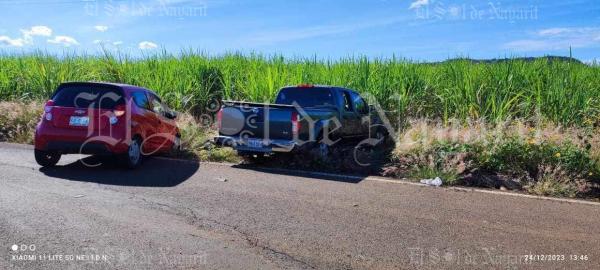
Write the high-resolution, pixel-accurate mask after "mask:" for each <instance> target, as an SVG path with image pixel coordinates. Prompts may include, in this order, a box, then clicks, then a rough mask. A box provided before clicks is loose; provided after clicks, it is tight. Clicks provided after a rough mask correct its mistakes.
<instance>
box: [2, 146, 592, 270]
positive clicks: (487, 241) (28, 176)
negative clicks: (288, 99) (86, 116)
mask: <svg viewBox="0 0 600 270" xmlns="http://www.w3.org/2000/svg"><path fill="white" fill-rule="evenodd" d="M78 158H80V156H77V155H72V156H64V157H63V159H62V160H61V162H60V163H59V166H58V167H56V168H49V169H46V168H40V167H39V166H38V165H37V164H35V161H34V159H33V152H32V150H31V147H29V146H20V145H12V144H0V269H8V268H16V269H81V268H91V269H455V268H476V269H487V268H519V269H521V268H526V269H564V268H569V269H598V268H599V267H600V258H599V256H600V246H599V245H598V243H600V229H599V228H598V226H597V225H598V224H599V223H600V222H599V221H600V207H599V206H595V205H583V204H576V203H565V202H556V201H543V200H536V199H530V198H520V197H509V196H502V195H497V194H484V193H475V192H459V191H452V190H448V189H443V188H432V187H420V186H412V185H402V184H396V183H389V182H377V181H370V180H367V179H363V180H362V181H358V180H357V181H348V180H346V181H344V180H343V179H335V178H331V179H318V178H311V177H307V176H301V175H285V174H275V173H269V172H265V171H262V170H258V169H255V168H254V169H253V168H248V167H241V166H232V165H225V164H222V165H218V164H207V163H200V164H199V163H194V162H187V161H173V160H163V159H157V158H150V159H147V160H146V162H145V163H144V165H143V166H142V167H141V168H139V169H138V170H135V171H129V170H125V169H121V168H119V167H118V166H116V165H115V164H113V163H112V161H111V160H101V161H103V162H104V163H105V164H103V165H101V166H99V167H96V168H87V167H84V166H82V165H81V164H80V163H79V162H78ZM87 159H88V160H87V161H96V159H94V158H87ZM223 178H224V179H227V181H223V180H222V179H223ZM15 244H16V245H17V246H18V249H17V251H14V250H12V246H13V245H15ZM526 254H532V255H536V254H540V255H542V254H564V255H566V256H567V257H566V260H564V261H554V262H548V261H544V262H542V261H536V262H525V261H523V260H522V257H523V255H526ZM573 254H578V255H588V260H586V261H573V260H570V255H573ZM59 255H61V256H59ZM71 255H73V257H71ZM84 255H85V256H84ZM92 255H93V256H92ZM96 256H98V257H96Z"/></svg>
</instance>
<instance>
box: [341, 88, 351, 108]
mask: <svg viewBox="0 0 600 270" xmlns="http://www.w3.org/2000/svg"><path fill="white" fill-rule="evenodd" d="M343 93H344V111H347V112H351V111H352V99H351V98H350V93H348V92H346V91H344V92H343Z"/></svg>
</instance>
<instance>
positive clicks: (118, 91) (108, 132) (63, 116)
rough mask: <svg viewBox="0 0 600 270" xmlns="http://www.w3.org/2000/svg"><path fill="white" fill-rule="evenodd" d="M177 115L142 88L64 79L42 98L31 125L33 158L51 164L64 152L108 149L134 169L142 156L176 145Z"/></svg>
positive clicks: (178, 135) (151, 93)
mask: <svg viewBox="0 0 600 270" xmlns="http://www.w3.org/2000/svg"><path fill="white" fill-rule="evenodd" d="M176 117H177V115H176V113H175V112H173V111H172V110H171V109H169V108H168V107H167V106H166V105H165V104H164V103H163V102H162V101H161V100H160V98H159V97H158V95H156V93H154V92H153V91H150V90H148V89H145V88H141V87H137V86H132V85H126V84H116V83H100V82H69V83H63V84H61V85H60V86H59V87H58V88H57V90H56V91H55V92H54V94H53V95H52V98H51V99H50V100H48V102H47V103H46V105H45V107H44V114H43V115H42V119H41V120H40V122H39V124H38V125H37V128H36V130H35V160H36V161H37V163H38V164H40V165H41V166H54V165H56V163H57V162H58V161H59V159H60V157H61V155H63V154H74V153H80V154H94V155H107V154H108V155H116V156H118V157H119V158H120V159H119V160H121V161H122V162H123V164H124V165H126V166H127V167H129V168H135V167H137V166H138V165H139V164H140V163H141V161H142V158H143V156H145V155H151V154H154V153H158V152H167V151H170V150H172V149H174V148H178V147H179V145H180V144H179V143H180V134H179V129H178V128H177V125H176V123H175V118H176Z"/></svg>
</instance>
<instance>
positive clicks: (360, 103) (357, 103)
mask: <svg viewBox="0 0 600 270" xmlns="http://www.w3.org/2000/svg"><path fill="white" fill-rule="evenodd" d="M352 102H353V103H354V108H356V112H358V113H360V114H367V113H369V108H367V103H366V102H365V100H364V99H363V98H362V97H361V96H360V95H358V94H354V93H352Z"/></svg>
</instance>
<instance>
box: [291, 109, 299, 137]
mask: <svg viewBox="0 0 600 270" xmlns="http://www.w3.org/2000/svg"><path fill="white" fill-rule="evenodd" d="M299 131H300V115H298V113H297V112H292V134H294V136H298V132H299Z"/></svg>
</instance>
